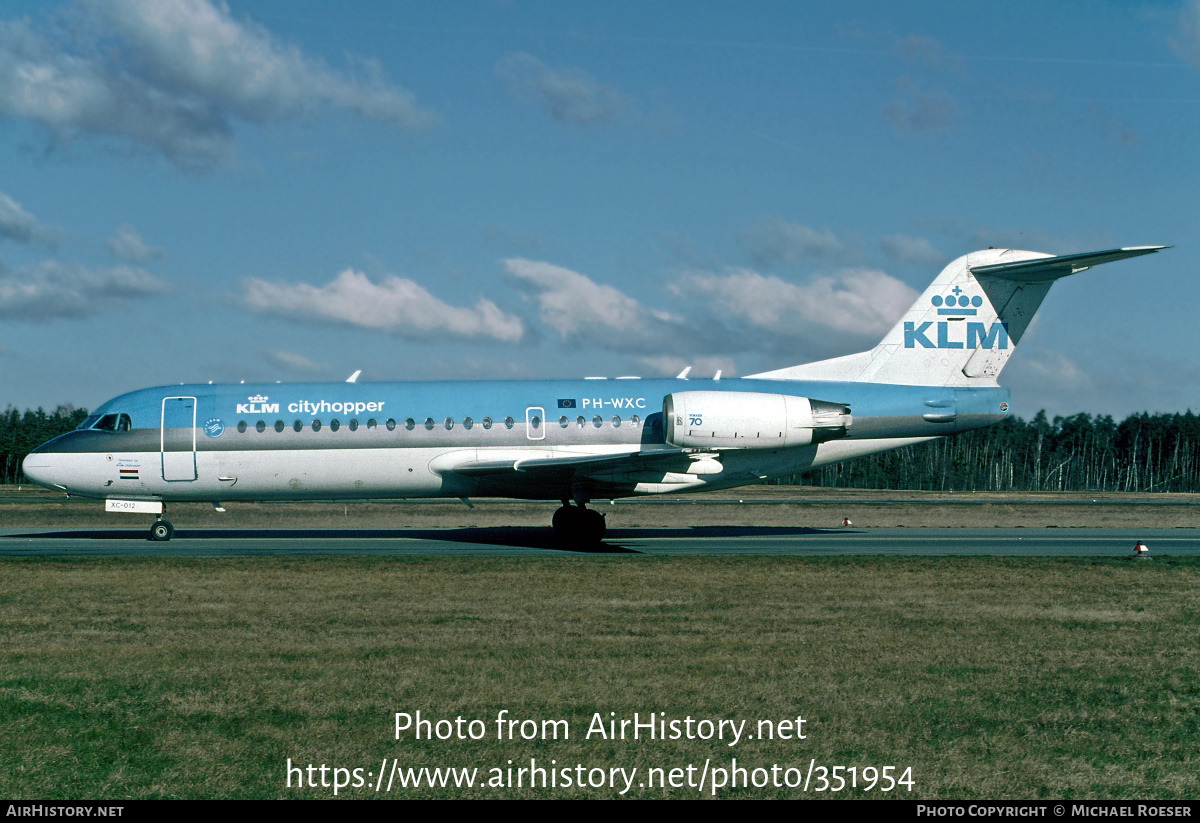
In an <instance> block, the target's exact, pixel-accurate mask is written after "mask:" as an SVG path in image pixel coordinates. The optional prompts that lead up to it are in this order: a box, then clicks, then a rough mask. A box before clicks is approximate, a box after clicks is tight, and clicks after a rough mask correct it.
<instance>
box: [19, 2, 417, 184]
mask: <svg viewBox="0 0 1200 823" xmlns="http://www.w3.org/2000/svg"><path fill="white" fill-rule="evenodd" d="M79 6H80V8H81V9H82V11H83V13H82V14H81V15H79V20H80V22H79V24H78V25H76V26H75V27H73V28H72V29H71V30H70V34H67V33H65V32H63V31H53V32H50V33H44V32H42V31H38V30H35V29H34V28H33V27H32V26H31V25H30V23H29V22H27V21H25V20H20V21H13V22H7V23H0V116H6V117H10V118H14V119H20V120H30V121H33V122H36V123H39V124H41V125H42V126H44V127H45V128H46V129H48V130H49V132H50V133H51V134H52V135H53V136H54V138H55V139H56V140H57V141H58V142H60V143H63V144H67V143H70V142H72V141H73V140H76V139H78V138H79V137H81V136H84V135H89V136H95V135H100V136H105V137H113V138H117V139H119V140H122V141H128V142H131V143H133V144H135V145H137V146H140V147H143V148H147V147H148V148H150V149H153V150H155V151H158V152H161V153H162V154H163V155H165V156H166V157H168V158H169V159H170V160H172V161H173V162H175V163H176V164H178V165H180V166H184V167H194V168H195V167H198V168H207V167H212V166H215V165H221V164H224V163H228V162H229V161H230V160H231V158H232V154H233V129H232V122H233V120H235V119H237V120H244V121H247V122H253V123H270V122H280V121H284V120H294V119H298V118H303V117H308V116H311V115H313V114H315V113H316V112H317V111H319V110H321V109H324V108H340V109H346V110H349V111H352V112H354V113H356V114H358V115H360V116H363V117H366V118H369V119H372V120H376V121H380V122H383V123H388V124H390V125H393V126H396V127H399V128H404V129H419V128H424V127H426V126H429V125H432V124H433V123H435V122H436V121H437V118H436V117H435V116H434V115H432V114H430V113H428V112H425V111H423V110H421V109H420V108H418V107H417V106H416V104H415V102H414V100H413V97H412V95H411V94H410V93H409V92H407V91H405V90H404V89H402V88H399V87H397V86H395V85H392V84H389V83H388V82H387V81H386V80H385V79H384V77H383V76H382V73H381V72H380V70H379V67H378V65H377V64H376V63H374V62H371V61H365V60H360V61H358V62H357V63H356V64H355V68H356V69H357V71H358V74H359V75H360V76H358V77H350V76H347V75H345V74H343V73H339V72H335V71H333V70H332V69H330V68H328V67H327V66H325V65H324V64H323V63H322V62H321V61H320V60H318V59H316V58H312V57H309V56H307V55H305V54H303V53H302V52H301V51H300V50H299V49H298V48H296V47H294V46H291V45H288V44H286V43H283V42H281V41H280V40H279V39H278V38H276V37H274V36H273V35H271V34H270V32H268V31H267V30H266V29H264V28H262V27H261V26H258V25H256V24H254V23H251V22H248V21H247V22H238V21H235V20H234V19H233V17H232V15H231V13H230V11H229V8H228V7H227V6H226V5H225V4H224V3H219V4H214V3H211V2H208V0H104V2H101V1H100V0H80V2H79Z"/></svg>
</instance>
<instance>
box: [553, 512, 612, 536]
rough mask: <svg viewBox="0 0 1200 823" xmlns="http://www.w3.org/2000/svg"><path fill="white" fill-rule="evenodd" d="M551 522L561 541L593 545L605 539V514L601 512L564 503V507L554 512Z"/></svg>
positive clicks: (555, 533)
mask: <svg viewBox="0 0 1200 823" xmlns="http://www.w3.org/2000/svg"><path fill="white" fill-rule="evenodd" d="M551 522H552V523H553V525H554V536H555V537H557V538H558V540H559V542H561V543H582V544H584V545H585V546H592V545H595V544H596V543H599V542H600V541H601V540H602V539H604V532H605V531H606V529H607V526H606V524H605V522H604V515H602V514H601V513H600V512H598V511H595V510H594V509H585V508H584V507H583V506H572V505H570V504H563V507H562V508H560V509H559V510H558V511H556V512H555V513H554V519H553V521H551Z"/></svg>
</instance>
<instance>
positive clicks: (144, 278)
mask: <svg viewBox="0 0 1200 823" xmlns="http://www.w3.org/2000/svg"><path fill="white" fill-rule="evenodd" d="M166 291H168V286H167V284H166V282H165V281H163V280H161V279H159V278H157V277H155V276H154V275H152V274H150V273H149V272H147V271H144V270H142V269H139V268H136V267H132V266H114V267H112V268H108V269H89V268H88V267H86V266H81V265H78V264H69V263H60V262H58V261H53V260H48V261H44V262H41V263H37V264H34V265H30V266H25V267H22V268H21V270H20V271H19V272H17V273H16V274H13V273H11V272H8V271H6V270H0V317H6V318H12V319H15V320H28V321H40V320H51V319H56V318H63V317H85V316H87V315H92V314H99V313H100V312H102V311H105V310H107V309H109V308H111V307H112V306H114V305H118V304H121V303H124V302H126V301H128V300H133V299H138V298H143V297H151V296H154V295H159V294H164V293H165V292H166Z"/></svg>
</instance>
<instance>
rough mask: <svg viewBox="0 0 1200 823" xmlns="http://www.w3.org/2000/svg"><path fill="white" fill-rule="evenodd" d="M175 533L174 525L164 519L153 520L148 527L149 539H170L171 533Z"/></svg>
mask: <svg viewBox="0 0 1200 823" xmlns="http://www.w3.org/2000/svg"><path fill="white" fill-rule="evenodd" d="M173 534H175V527H174V526H172V525H171V524H170V523H168V522H167V521H166V520H155V521H154V525H153V526H151V527H150V539H151V540H159V541H164V542H165V541H167V540H170V539H171V535H173Z"/></svg>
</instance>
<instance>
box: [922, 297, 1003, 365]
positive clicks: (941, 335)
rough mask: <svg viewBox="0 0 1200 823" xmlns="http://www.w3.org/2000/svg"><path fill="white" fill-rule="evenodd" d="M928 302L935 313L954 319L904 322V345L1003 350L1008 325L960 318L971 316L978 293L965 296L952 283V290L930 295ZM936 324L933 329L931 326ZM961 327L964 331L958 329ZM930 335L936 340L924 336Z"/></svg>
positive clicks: (975, 312) (976, 310) (976, 307)
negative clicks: (946, 293) (948, 292)
mask: <svg viewBox="0 0 1200 823" xmlns="http://www.w3.org/2000/svg"><path fill="white" fill-rule="evenodd" d="M930 302H931V303H933V305H934V307H935V308H937V313H938V316H946V317H953V318H955V319H954V320H938V321H936V322H935V321H933V320H927V321H925V322H924V323H919V324H918V323H913V322H908V321H906V322H905V323H904V348H906V349H914V348H916V347H918V346H920V347H921V348H923V349H964V348H965V349H1007V348H1008V326H1006V325H1005V324H1004V323H1002V322H1000V321H999V320H997V321H996V322H995V323H992V324H991V325H990V326H989V325H988V324H986V323H980V322H977V321H973V320H967V322H966V323H963V322H961V321H963V320H965V319H966V318H968V317H975V316H977V315H978V313H979V307H980V306H982V305H983V298H982V297H980V296H979V295H975V296H974V297H968V296H967V295H965V294H963V293H962V289H960V288H959V287H958V286H955V287H954V289H953V293H952V294H949V295H946V296H945V297H942V296H941V295H934V296H933V297H932V298H930ZM935 325H936V326H937V330H936V331H934V330H933V327H934V326H935ZM964 326H965V328H966V331H965V332H961V331H960V329H962V328H963V327H964ZM929 334H933V335H934V336H935V337H936V340H931V339H930V338H929V337H928V336H927V335H929Z"/></svg>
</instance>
